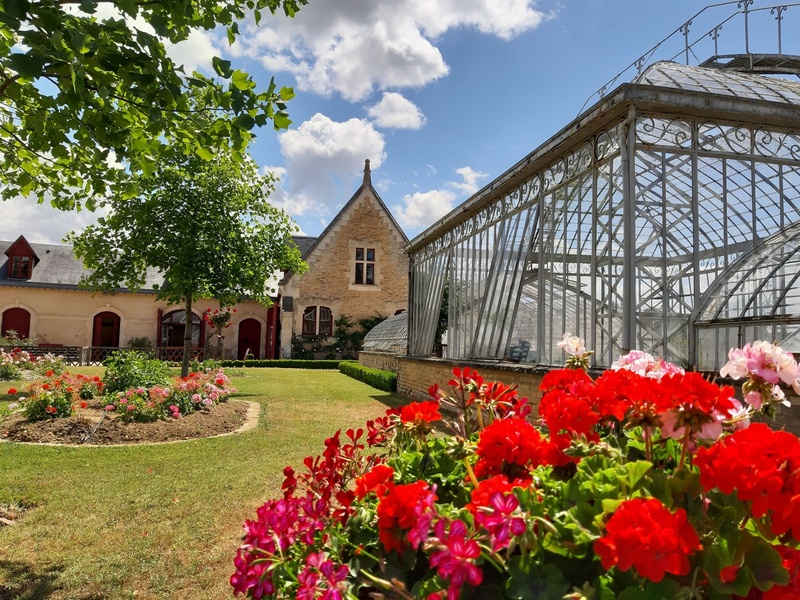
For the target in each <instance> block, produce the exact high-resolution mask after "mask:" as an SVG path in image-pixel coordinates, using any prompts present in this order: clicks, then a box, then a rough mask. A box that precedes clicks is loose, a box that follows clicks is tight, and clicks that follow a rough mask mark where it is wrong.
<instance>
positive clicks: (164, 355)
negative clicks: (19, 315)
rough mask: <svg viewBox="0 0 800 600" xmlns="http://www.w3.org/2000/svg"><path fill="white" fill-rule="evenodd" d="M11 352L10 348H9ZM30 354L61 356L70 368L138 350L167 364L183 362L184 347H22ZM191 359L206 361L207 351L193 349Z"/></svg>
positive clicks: (101, 361) (101, 362)
mask: <svg viewBox="0 0 800 600" xmlns="http://www.w3.org/2000/svg"><path fill="white" fill-rule="evenodd" d="M8 349H9V350H10V348H8ZM20 349H22V350H25V351H26V352H27V353H28V354H30V355H31V356H35V357H41V356H45V355H46V354H52V355H53V356H60V357H62V358H63V359H64V362H65V363H66V364H68V365H70V366H101V365H102V364H103V362H104V361H105V360H106V359H107V358H108V357H109V356H111V354H112V353H114V352H117V351H119V350H138V351H140V352H145V353H147V354H150V355H151V356H153V357H154V358H158V359H159V360H163V361H167V362H181V361H182V360H183V346H162V347H159V348H130V347H123V346H20ZM190 356H191V358H196V359H198V360H205V357H206V349H205V348H197V347H192V350H191V355H190Z"/></svg>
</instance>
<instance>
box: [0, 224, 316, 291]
mask: <svg viewBox="0 0 800 600" xmlns="http://www.w3.org/2000/svg"><path fill="white" fill-rule="evenodd" d="M292 239H293V240H294V243H295V244H297V247H298V248H299V249H300V252H301V253H302V254H303V256H305V255H306V252H308V251H309V249H310V248H311V247H312V246H313V244H314V242H316V241H317V238H315V237H309V236H301V235H298V236H292ZM13 243H14V241H0V261H2V262H0V286H6V287H34V288H51V289H80V287H79V285H78V283H79V282H80V279H81V277H82V276H83V275H88V274H89V273H90V272H91V271H90V270H89V269H86V268H84V266H83V263H81V261H79V260H78V259H77V258H75V255H74V254H73V252H72V246H63V245H56V244H36V243H31V242H28V245H29V246H30V247H31V249H32V250H33V251H34V252H35V253H36V256H37V258H38V259H39V262H37V263H35V266H34V267H33V274H32V277H31V278H30V279H12V278H10V277H9V276H8V269H9V260H8V257H7V256H5V254H4V253H5V252H6V250H8V249H9V247H11V245H12V244H13ZM163 282H164V278H163V276H161V274H159V272H158V271H157V270H156V269H147V277H146V281H145V285H144V286H143V287H142V289H141V290H140V292H144V293H155V292H154V290H153V285H155V284H159V285H161V284H162V283H163ZM119 291H125V290H124V289H120V290H119Z"/></svg>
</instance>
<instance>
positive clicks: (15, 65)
mask: <svg viewBox="0 0 800 600" xmlns="http://www.w3.org/2000/svg"><path fill="white" fill-rule="evenodd" d="M8 64H9V66H10V67H11V69H12V70H14V71H16V72H17V73H19V74H20V76H22V77H25V78H26V79H30V78H32V77H36V76H37V75H41V74H42V69H43V68H44V58H43V57H42V56H41V55H39V54H34V53H33V52H28V53H27V54H12V55H10V56H9V57H8Z"/></svg>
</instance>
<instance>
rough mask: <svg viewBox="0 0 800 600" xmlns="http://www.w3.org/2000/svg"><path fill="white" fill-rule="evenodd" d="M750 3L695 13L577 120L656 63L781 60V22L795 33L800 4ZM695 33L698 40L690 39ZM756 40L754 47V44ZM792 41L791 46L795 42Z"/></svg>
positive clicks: (737, 0)
mask: <svg viewBox="0 0 800 600" xmlns="http://www.w3.org/2000/svg"><path fill="white" fill-rule="evenodd" d="M754 1H755V0H732V1H730V2H719V3H717V4H710V5H708V6H706V7H705V8H703V9H702V10H700V11H698V12H697V13H696V14H694V15H693V16H692V17H691V18H689V19H688V20H687V21H685V22H684V23H683V24H682V25H681V26H680V27H678V28H677V29H675V30H674V31H673V32H672V33H670V34H669V35H667V37H665V38H664V39H662V40H661V41H660V42H658V43H657V44H655V45H654V46H653V47H652V48H650V49H649V50H647V51H646V52H645V53H644V54H642V55H641V56H639V57H638V58H637V59H635V60H634V61H633V62H631V63H630V64H629V65H628V66H627V67H625V68H624V69H622V71H620V72H619V73H617V74H616V75H614V77H612V78H611V79H609V80H608V81H607V82H606V83H604V84H603V85H602V86H600V88H598V89H597V91H595V92H594V93H593V94H592V95H591V96H589V97H588V98H587V99H586V101H585V102H584V103H583V106H581V108H580V110H579V111H578V114H581V113H582V112H583V111H584V109H585V108H586V107H587V106H590V105H591V104H593V103H594V102H597V101H598V100H602V99H603V98H604V97H605V95H606V94H607V93H609V92H610V91H612V90H613V89H614V88H615V87H616V85H617V84H618V83H620V82H627V81H630V80H632V79H634V78H636V77H638V76H639V75H641V74H642V72H643V71H644V69H645V68H646V67H648V66H649V65H651V64H653V63H654V62H657V61H660V60H669V61H676V60H682V61H683V62H685V63H686V64H687V65H688V64H692V63H694V64H700V63H701V62H704V61H706V60H708V59H711V58H715V57H720V56H729V55H733V54H754V53H764V54H777V55H783V53H784V41H785V39H784V36H783V32H784V29H785V28H784V23H783V21H784V19H786V17H787V16H789V17H791V18H792V23H793V24H794V23H797V26H796V27H795V29H797V27H800V2H793V3H783V4H775V5H770V6H753V4H754ZM732 6H735V10H734V12H733V13H732V14H729V15H728V16H726V17H724V18H722V20H718V19H719V18H720V17H719V14H720V10H718V9H723V8H724V7H732ZM793 7H794V8H795V10H791V11H790V10H789V9H790V8H793ZM713 15H717V16H716V17H715V16H713ZM771 21H774V23H771ZM709 23H711V25H709ZM698 30H699V31H700V32H701V34H700V35H699V36H698V37H694V34H695V32H697V31H698ZM773 36H774V37H773ZM756 39H757V41H758V44H756ZM792 40H794V41H796V36H794V37H793V38H792ZM792 50H793V51H795V52H798V53H800V50H797V49H795V48H793V49H792ZM701 57H702V58H701Z"/></svg>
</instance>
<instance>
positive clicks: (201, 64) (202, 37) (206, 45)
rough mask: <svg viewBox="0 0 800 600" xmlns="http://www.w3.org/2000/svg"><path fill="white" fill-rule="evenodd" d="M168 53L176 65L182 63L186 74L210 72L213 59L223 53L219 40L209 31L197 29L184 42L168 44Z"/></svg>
mask: <svg viewBox="0 0 800 600" xmlns="http://www.w3.org/2000/svg"><path fill="white" fill-rule="evenodd" d="M167 54H169V57H170V58H171V59H172V60H173V61H174V62H175V64H176V65H182V66H183V70H184V71H185V72H186V74H191V73H192V72H193V71H201V72H205V73H210V72H211V71H212V66H211V59H212V58H214V57H215V56H221V55H222V49H221V48H220V47H219V44H218V40H217V39H216V38H215V37H214V36H213V35H212V34H211V33H209V32H207V31H200V30H197V29H195V30H194V31H192V32H191V33H190V34H189V37H188V38H187V39H185V40H184V41H182V42H178V43H177V44H174V45H172V46H169V45H168V46H167Z"/></svg>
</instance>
